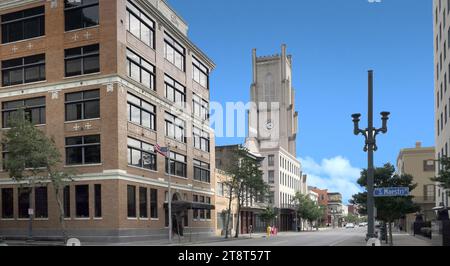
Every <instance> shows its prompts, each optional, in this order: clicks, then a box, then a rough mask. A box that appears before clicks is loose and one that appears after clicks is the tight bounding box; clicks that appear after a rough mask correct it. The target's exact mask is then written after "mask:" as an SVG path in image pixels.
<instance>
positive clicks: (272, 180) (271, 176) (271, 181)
mask: <svg viewBox="0 0 450 266" xmlns="http://www.w3.org/2000/svg"><path fill="white" fill-rule="evenodd" d="M268 182H269V184H275V171H273V170H270V171H269V172H268Z"/></svg>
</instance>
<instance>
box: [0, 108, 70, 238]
mask: <svg viewBox="0 0 450 266" xmlns="http://www.w3.org/2000/svg"><path fill="white" fill-rule="evenodd" d="M8 123H9V125H10V129H8V130H7V131H6V132H5V133H4V135H3V136H2V144H3V148H4V149H6V150H7V152H8V153H7V159H6V161H5V168H6V169H5V170H6V171H8V174H9V177H10V178H11V179H12V180H13V181H15V182H17V183H18V184H19V185H20V186H22V187H23V188H24V189H25V192H26V193H28V194H29V199H30V203H29V206H32V205H31V201H32V198H31V193H32V191H33V189H34V188H35V187H38V186H47V187H48V184H49V183H50V184H52V187H53V190H54V192H55V196H56V202H57V204H58V208H59V213H60V215H59V220H60V222H61V226H62V232H63V236H64V238H65V239H67V233H66V227H65V222H64V209H63V204H62V196H61V191H62V189H63V187H64V186H65V185H66V184H67V182H70V181H71V180H72V174H71V173H70V172H65V171H59V167H58V166H59V164H60V163H61V154H60V153H59V151H58V149H57V147H56V145H55V143H54V141H53V140H51V139H49V138H48V137H47V136H46V135H45V134H44V132H43V131H41V130H39V129H38V128H36V127H35V126H34V125H33V124H32V123H31V122H30V121H29V119H28V118H27V117H26V114H25V112H24V110H19V111H18V112H17V113H15V114H14V115H13V116H12V117H11V118H10V120H9V121H8ZM32 222H33V215H30V225H31V224H32ZM31 236H32V235H31V232H30V237H31Z"/></svg>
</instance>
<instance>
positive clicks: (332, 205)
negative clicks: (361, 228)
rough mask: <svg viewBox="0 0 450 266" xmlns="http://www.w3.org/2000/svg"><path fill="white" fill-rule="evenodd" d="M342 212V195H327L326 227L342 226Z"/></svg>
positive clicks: (336, 193) (333, 193)
mask: <svg viewBox="0 0 450 266" xmlns="http://www.w3.org/2000/svg"><path fill="white" fill-rule="evenodd" d="M344 212H345V210H344V205H343V204H342V194H341V193H338V192H332V193H328V225H329V226H333V227H335V226H342V220H343V216H344Z"/></svg>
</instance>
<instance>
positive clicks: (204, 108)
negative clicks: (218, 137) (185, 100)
mask: <svg viewBox="0 0 450 266" xmlns="http://www.w3.org/2000/svg"><path fill="white" fill-rule="evenodd" d="M192 112H193V113H194V115H195V116H197V117H198V118H200V119H202V120H203V121H205V120H208V119H209V103H208V102H207V101H205V100H203V99H202V98H201V97H200V96H198V95H197V94H195V93H194V94H193V95H192Z"/></svg>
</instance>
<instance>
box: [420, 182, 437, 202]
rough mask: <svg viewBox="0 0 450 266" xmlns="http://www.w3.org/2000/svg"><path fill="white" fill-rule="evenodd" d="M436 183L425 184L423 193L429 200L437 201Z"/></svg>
mask: <svg viewBox="0 0 450 266" xmlns="http://www.w3.org/2000/svg"><path fill="white" fill-rule="evenodd" d="M435 191H436V188H435V185H424V188H423V193H424V199H425V200H429V201H435V200H436V198H435Z"/></svg>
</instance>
